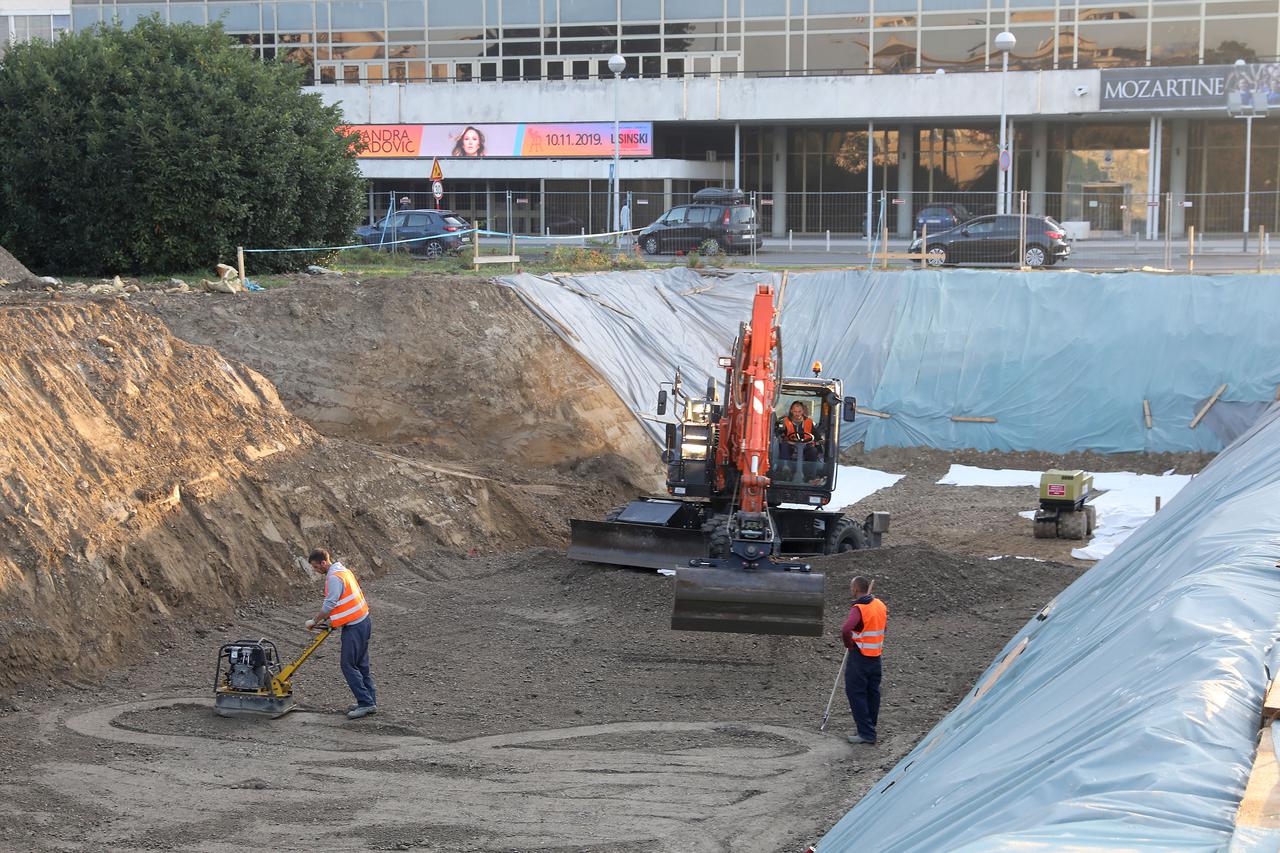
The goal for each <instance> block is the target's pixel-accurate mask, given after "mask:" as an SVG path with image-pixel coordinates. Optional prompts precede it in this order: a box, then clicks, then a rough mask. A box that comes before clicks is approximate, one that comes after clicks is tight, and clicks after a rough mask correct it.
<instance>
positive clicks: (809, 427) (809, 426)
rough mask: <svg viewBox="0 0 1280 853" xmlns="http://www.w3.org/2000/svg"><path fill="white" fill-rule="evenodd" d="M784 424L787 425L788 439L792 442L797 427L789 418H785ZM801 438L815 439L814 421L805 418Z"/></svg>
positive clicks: (801, 427)
mask: <svg viewBox="0 0 1280 853" xmlns="http://www.w3.org/2000/svg"><path fill="white" fill-rule="evenodd" d="M782 422H783V423H784V424H785V425H786V429H787V439H788V440H790V439H791V436H793V435H795V434H796V425H795V424H793V423H792V422H791V418H789V417H786V418H783V419H782ZM800 438H802V439H806V438H813V421H812V420H810V419H809V418H805V419H804V423H803V424H802V425H801V426H800Z"/></svg>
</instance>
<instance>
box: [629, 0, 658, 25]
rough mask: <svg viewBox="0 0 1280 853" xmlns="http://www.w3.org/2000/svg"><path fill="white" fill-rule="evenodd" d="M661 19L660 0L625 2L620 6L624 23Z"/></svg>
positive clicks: (630, 0)
mask: <svg viewBox="0 0 1280 853" xmlns="http://www.w3.org/2000/svg"><path fill="white" fill-rule="evenodd" d="M661 18H662V6H661V0H626V2H625V3H623V4H622V20H624V21H657V20H661Z"/></svg>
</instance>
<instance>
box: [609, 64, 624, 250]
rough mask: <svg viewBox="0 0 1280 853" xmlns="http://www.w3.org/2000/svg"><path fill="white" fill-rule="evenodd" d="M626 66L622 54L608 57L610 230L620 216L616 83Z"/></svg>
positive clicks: (615, 239) (616, 225) (615, 229)
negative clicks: (610, 81)
mask: <svg viewBox="0 0 1280 853" xmlns="http://www.w3.org/2000/svg"><path fill="white" fill-rule="evenodd" d="M626 67H627V61H626V60H625V59H623V58H622V54H619V53H615V54H614V55H613V56H611V57H609V70H610V71H612V72H613V175H612V180H610V182H609V216H610V220H611V221H612V222H613V226H612V227H611V228H610V229H609V230H610V231H617V230H618V220H619V218H620V216H621V211H620V210H619V209H618V190H619V189H620V188H621V186H622V185H621V183H620V182H619V180H618V156H619V152H620V150H621V149H620V145H619V140H618V84H619V82H621V80H622V72H623V70H625V69H626ZM614 242H615V243H616V242H619V240H618V238H617V237H614Z"/></svg>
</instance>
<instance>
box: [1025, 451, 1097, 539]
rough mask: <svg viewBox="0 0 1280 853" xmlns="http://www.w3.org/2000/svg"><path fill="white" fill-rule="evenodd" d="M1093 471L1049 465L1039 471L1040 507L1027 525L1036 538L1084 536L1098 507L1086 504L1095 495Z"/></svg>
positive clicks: (1095, 516) (1086, 534)
mask: <svg viewBox="0 0 1280 853" xmlns="http://www.w3.org/2000/svg"><path fill="white" fill-rule="evenodd" d="M1098 494H1100V493H1098V492H1094V491H1093V475H1092V474H1086V473H1085V472H1083V471H1060V470H1058V469H1057V468H1052V469H1050V470H1048V471H1045V472H1044V473H1043V474H1041V475H1040V508H1039V509H1038V510H1036V514H1035V518H1034V519H1033V521H1032V523H1031V529H1032V530H1033V531H1034V532H1035V537H1036V538H1037V539H1055V538H1056V539H1084V538H1085V537H1086V536H1089V535H1091V534H1092V533H1093V528H1094V527H1095V526H1096V524H1097V520H1098V511H1097V508H1096V507H1092V506H1090V505H1089V504H1088V501H1091V500H1093V499H1094V498H1095V497H1097V496H1098Z"/></svg>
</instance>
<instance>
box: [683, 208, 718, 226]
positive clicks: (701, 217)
mask: <svg viewBox="0 0 1280 853" xmlns="http://www.w3.org/2000/svg"><path fill="white" fill-rule="evenodd" d="M688 210H689V214H688V217H687V218H686V219H685V222H687V223H688V224H689V225H706V224H708V223H710V222H711V221H712V218H713V217H712V214H714V213H716V208H712V207H690V208H689V209H688Z"/></svg>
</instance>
